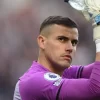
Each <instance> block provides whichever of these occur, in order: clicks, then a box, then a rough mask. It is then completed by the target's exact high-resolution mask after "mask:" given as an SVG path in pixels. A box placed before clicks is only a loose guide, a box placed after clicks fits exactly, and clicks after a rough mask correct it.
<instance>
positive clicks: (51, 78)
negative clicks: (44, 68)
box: [44, 72, 61, 81]
mask: <svg viewBox="0 0 100 100" xmlns="http://www.w3.org/2000/svg"><path fill="white" fill-rule="evenodd" d="M44 78H45V79H46V80H49V81H56V80H58V79H60V78H61V77H60V76H59V75H58V74H55V73H52V72H47V73H45V74H44Z"/></svg>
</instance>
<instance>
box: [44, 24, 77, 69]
mask: <svg viewBox="0 0 100 100" xmlns="http://www.w3.org/2000/svg"><path fill="white" fill-rule="evenodd" d="M49 30H50V33H49V35H48V37H46V39H45V43H44V55H45V57H46V59H47V60H48V62H50V63H51V65H54V66H59V67H60V68H63V69H65V68H66V67H69V66H70V64H71V62H72V58H73V56H74V54H75V51H76V46H77V42H78V30H77V28H67V27H64V26H61V25H52V26H51V27H50V29H49Z"/></svg>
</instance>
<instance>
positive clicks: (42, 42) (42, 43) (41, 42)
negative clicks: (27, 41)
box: [37, 35, 46, 49]
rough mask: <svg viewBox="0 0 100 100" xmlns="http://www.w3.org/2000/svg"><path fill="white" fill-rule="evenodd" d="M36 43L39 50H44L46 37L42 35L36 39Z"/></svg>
mask: <svg viewBox="0 0 100 100" xmlns="http://www.w3.org/2000/svg"><path fill="white" fill-rule="evenodd" d="M37 42H38V45H39V47H40V48H41V49H44V48H45V43H46V37H44V36H43V35H39V36H38V37H37Z"/></svg>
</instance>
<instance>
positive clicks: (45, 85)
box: [19, 72, 63, 98]
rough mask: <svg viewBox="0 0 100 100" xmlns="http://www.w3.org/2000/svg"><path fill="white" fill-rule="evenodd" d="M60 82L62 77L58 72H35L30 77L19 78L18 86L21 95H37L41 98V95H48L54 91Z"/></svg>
mask: <svg viewBox="0 0 100 100" xmlns="http://www.w3.org/2000/svg"><path fill="white" fill-rule="evenodd" d="M62 82H63V81H62V78H61V77H60V76H59V75H58V74H55V73H52V72H37V73H35V74H34V75H32V76H31V77H30V78H28V79H26V80H21V81H20V85H19V86H20V92H21V95H28V94H29V95H31V96H33V97H36V98H38V97H39V96H40V97H41V98H42V97H43V95H45V96H48V95H49V94H51V93H53V92H54V93H56V92H57V91H58V89H59V87H60V85H61V84H62ZM50 92H51V93H50ZM29 95H28V96H29Z"/></svg>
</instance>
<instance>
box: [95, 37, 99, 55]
mask: <svg viewBox="0 0 100 100" xmlns="http://www.w3.org/2000/svg"><path fill="white" fill-rule="evenodd" d="M95 44H96V53H98V52H100V39H97V40H95Z"/></svg>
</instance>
